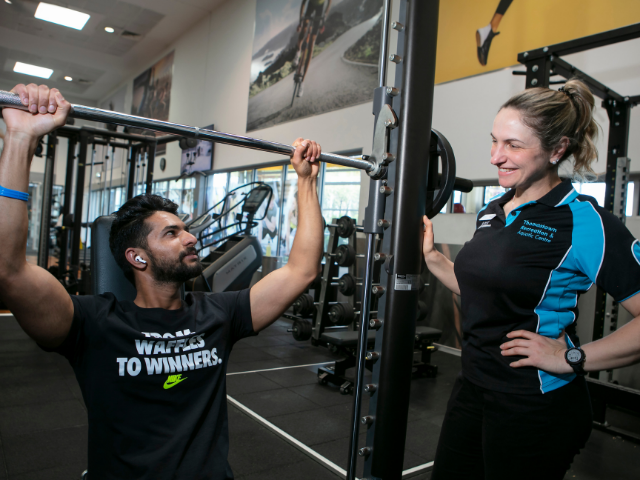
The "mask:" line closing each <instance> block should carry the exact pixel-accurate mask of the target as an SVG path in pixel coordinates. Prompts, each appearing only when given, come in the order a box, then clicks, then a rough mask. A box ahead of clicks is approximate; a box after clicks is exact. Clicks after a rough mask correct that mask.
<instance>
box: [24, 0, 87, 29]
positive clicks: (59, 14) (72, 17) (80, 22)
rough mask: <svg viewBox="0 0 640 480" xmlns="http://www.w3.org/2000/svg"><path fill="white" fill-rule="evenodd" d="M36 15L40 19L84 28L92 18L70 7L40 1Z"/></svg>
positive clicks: (65, 25)
mask: <svg viewBox="0 0 640 480" xmlns="http://www.w3.org/2000/svg"><path fill="white" fill-rule="evenodd" d="M35 17H36V18H38V19H40V20H44V21H45V22H51V23H56V24H58V25H62V26H64V27H69V28H75V29H76V30H82V29H83V28H84V26H85V24H86V23H87V21H88V20H89V18H91V15H87V14H86V13H82V12H78V11H76V10H71V9H70V8H64V7H59V6H58V5H51V4H50V3H44V2H40V5H38V9H37V10H36V15H35Z"/></svg>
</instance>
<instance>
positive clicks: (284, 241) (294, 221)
mask: <svg viewBox="0 0 640 480" xmlns="http://www.w3.org/2000/svg"><path fill="white" fill-rule="evenodd" d="M285 172H286V177H285V182H284V194H283V195H284V197H283V203H282V205H283V206H282V216H281V217H280V225H281V228H280V249H279V251H278V256H280V257H289V253H290V252H291V245H292V244H293V239H294V238H295V236H296V231H297V230H298V175H297V174H296V171H295V170H294V169H293V167H292V166H291V165H289V166H287V169H286V171H285Z"/></svg>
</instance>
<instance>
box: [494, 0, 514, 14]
mask: <svg viewBox="0 0 640 480" xmlns="http://www.w3.org/2000/svg"><path fill="white" fill-rule="evenodd" d="M511 2H513V0H500V3H499V4H498V8H497V9H496V14H498V15H504V14H505V13H507V9H508V8H509V7H510V6H511Z"/></svg>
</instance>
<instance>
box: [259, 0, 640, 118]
mask: <svg viewBox="0 0 640 480" xmlns="http://www.w3.org/2000/svg"><path fill="white" fill-rule="evenodd" d="M394 3H395V4H396V5H397V3H398V2H394ZM382 6H383V1H382V0H256V21H255V33H254V40H253V52H252V59H251V82H250V90H249V107H248V114H247V131H252V130H258V129H262V128H267V127H271V126H273V125H278V124H281V123H285V122H289V121H293V120H296V119H299V118H304V117H309V116H312V115H319V114H322V113H326V112H330V111H334V110H338V109H342V108H345V107H349V106H352V105H357V104H361V103H367V102H370V101H371V99H372V95H373V90H374V89H375V88H376V87H377V86H378V84H377V80H378V78H377V73H378V69H377V63H378V57H379V51H380V36H381V23H380V19H381V14H382ZM392 20H393V18H392ZM637 22H640V1H632V0H609V1H607V2H603V1H602V0H563V1H562V2H558V1H557V0H535V1H533V0H473V1H470V0H446V1H444V0H441V1H440V12H439V24H438V51H437V61H436V78H435V80H436V83H443V82H449V81H453V80H458V79H461V78H465V77H470V76H473V75H478V74H482V73H487V72H491V71H495V70H499V69H502V68H505V67H511V66H513V65H516V64H517V63H518V61H517V54H518V53H519V52H524V51H526V50H530V49H534V48H540V47H544V46H546V45H553V44H555V43H560V42H565V41H567V40H572V39H574V38H580V37H584V36H587V35H592V34H595V33H599V32H604V31H607V30H612V29H615V28H620V27H624V26H626V25H630V24H633V23H637ZM391 53H393V52H391ZM388 80H389V81H391V79H388Z"/></svg>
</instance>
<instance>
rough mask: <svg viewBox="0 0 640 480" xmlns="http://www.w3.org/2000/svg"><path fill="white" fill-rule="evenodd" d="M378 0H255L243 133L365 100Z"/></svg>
mask: <svg viewBox="0 0 640 480" xmlns="http://www.w3.org/2000/svg"><path fill="white" fill-rule="evenodd" d="M382 4H383V1H382V0H257V1H256V26H255V35H254V42H253V55H252V61H251V87H250V91H249V111H248V115H247V131H252V130H257V129H261V128H266V127H270V126H273V125H277V124H280V123H284V122H289V121H292V120H296V119H298V118H303V117H308V116H311V115H319V114H321V113H326V112H330V111H333V110H339V109H341V108H345V107H349V106H352V105H358V104H361V103H366V102H369V101H371V95H372V92H373V90H374V89H375V88H376V87H377V86H378V85H377V81H378V78H377V74H378V68H377V65H378V57H379V54H380V35H381V11H382Z"/></svg>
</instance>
